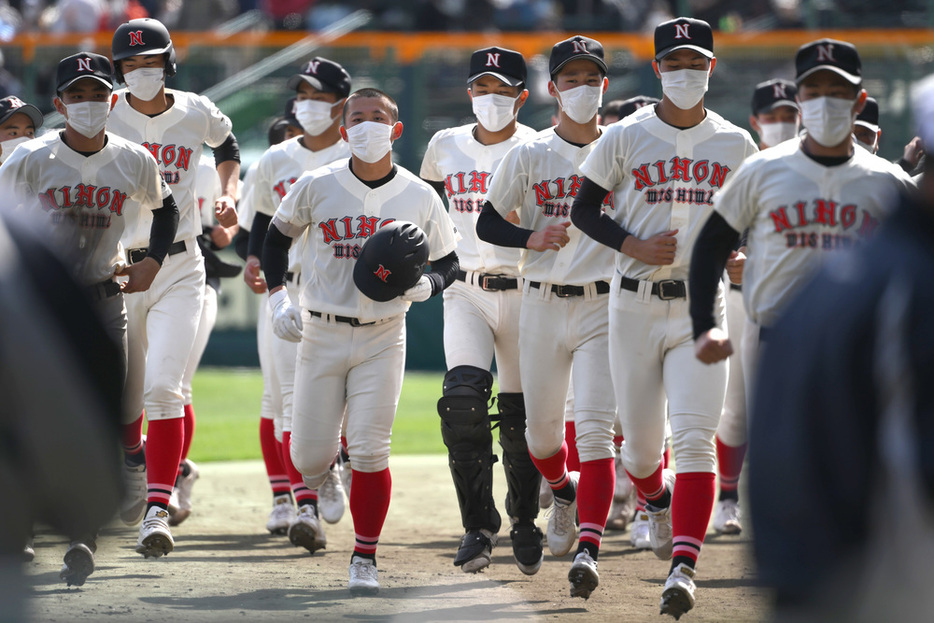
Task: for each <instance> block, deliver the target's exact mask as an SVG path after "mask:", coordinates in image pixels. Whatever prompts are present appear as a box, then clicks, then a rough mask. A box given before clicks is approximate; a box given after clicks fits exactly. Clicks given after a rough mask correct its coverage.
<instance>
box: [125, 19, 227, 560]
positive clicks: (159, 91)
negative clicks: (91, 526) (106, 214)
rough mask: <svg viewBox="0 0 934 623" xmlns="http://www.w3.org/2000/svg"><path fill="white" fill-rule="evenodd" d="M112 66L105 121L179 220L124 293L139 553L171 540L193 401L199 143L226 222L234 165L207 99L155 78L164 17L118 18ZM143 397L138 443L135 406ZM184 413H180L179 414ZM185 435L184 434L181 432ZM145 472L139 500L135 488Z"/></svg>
mask: <svg viewBox="0 0 934 623" xmlns="http://www.w3.org/2000/svg"><path fill="white" fill-rule="evenodd" d="M112 51H113V58H114V63H115V66H114V69H115V73H116V76H117V78H118V79H122V80H123V81H124V82H125V83H126V85H127V90H125V91H120V92H118V93H116V94H115V97H114V100H115V101H114V104H113V111H112V112H111V115H110V119H109V121H108V124H109V126H108V127H109V129H110V130H111V131H112V132H113V133H114V134H117V135H119V136H122V137H124V138H126V139H128V140H131V141H133V142H135V143H138V144H141V145H143V146H144V147H146V148H147V149H148V150H149V152H150V154H151V155H152V157H153V158H154V159H155V160H156V162H157V163H158V165H159V169H160V171H161V173H162V177H163V179H164V180H165V181H166V183H167V184H169V186H170V187H171V188H172V189H173V192H174V194H175V197H176V200H177V202H178V207H179V226H178V232H177V234H176V237H175V241H174V242H173V244H172V245H171V247H170V248H169V253H168V257H167V258H166V262H165V266H164V268H163V270H162V271H160V273H159V276H158V277H157V279H156V281H155V283H154V284H153V287H152V288H151V289H150V291H149V292H147V293H146V294H140V295H137V296H132V297H128V300H127V313H128V322H127V331H128V344H129V366H128V375H127V386H126V400H125V402H126V407H125V412H124V415H125V420H126V422H125V427H124V440H123V443H124V452H125V455H126V458H125V462H126V472H127V476H128V481H129V483H130V485H129V487H128V488H129V490H130V495H128V499H127V501H126V503H125V506H124V512H123V513H122V518H123V519H124V521H126V522H127V523H130V524H131V525H132V524H133V523H135V522H136V521H139V518H140V515H141V514H142V513H143V511H144V510H145V518H144V520H143V523H142V525H141V526H140V532H139V538H138V539H137V546H136V550H137V552H139V553H140V554H142V555H143V556H145V557H149V556H161V555H164V554H168V553H169V552H171V551H172V549H173V548H174V541H173V539H172V534H171V532H170V530H169V525H168V510H167V509H168V503H169V498H170V496H171V494H172V491H173V489H174V484H175V481H176V479H177V478H178V476H179V473H180V469H181V470H182V471H181V475H182V476H183V477H184V466H183V465H182V463H181V457H182V454H183V452H184V447H185V444H186V443H187V442H186V432H187V433H188V437H189V438H190V436H191V432H193V431H194V422H193V421H191V418H193V415H194V411H189V414H188V416H189V417H187V418H186V414H185V411H184V409H183V404H184V398H183V395H182V377H183V376H184V373H185V368H186V366H187V364H188V359H189V355H190V354H191V350H192V344H193V343H194V341H195V337H196V335H197V330H198V322H199V319H200V318H201V307H202V290H203V286H204V279H205V277H204V260H203V258H202V255H201V250H200V248H199V247H198V243H197V241H196V238H197V237H198V235H199V234H200V233H201V218H200V213H199V212H198V206H197V204H196V201H195V194H194V192H195V188H194V187H195V179H196V171H197V166H198V162H199V161H200V159H201V153H202V150H203V147H204V144H205V143H207V144H208V145H209V146H211V147H212V148H213V149H214V159H215V162H216V163H217V172H218V174H219V175H220V178H221V188H222V192H223V194H222V195H221V197H220V198H219V199H218V200H217V201H216V202H215V206H214V208H215V214H216V216H217V218H218V222H219V223H220V224H221V225H223V226H225V227H230V226H232V225H234V224H235V223H236V219H237V215H236V211H235V210H234V199H233V198H234V196H235V195H236V192H237V184H238V181H239V172H240V156H239V148H238V147H237V141H236V138H235V137H234V136H233V134H232V133H231V131H230V130H231V124H230V119H228V118H227V117H226V116H225V115H224V114H223V113H221V112H220V110H218V109H217V107H216V106H214V104H212V103H211V102H210V101H209V100H207V99H205V98H203V97H200V96H197V95H194V94H192V93H188V92H185V91H176V90H167V89H166V88H165V78H166V77H167V76H171V75H174V74H175V70H176V65H175V49H174V47H173V45H172V40H171V38H170V37H169V32H168V30H166V28H165V26H163V25H162V23H160V22H159V21H157V20H154V19H148V18H146V19H135V20H131V21H129V22H126V23H124V24H121V25H120V26H119V27H118V28H117V29H116V31H115V32H114V36H113V44H112ZM140 234H141V232H140V228H139V227H137V228H135V230H127V231H126V232H125V233H124V239H123V241H124V246H125V247H126V248H127V260H128V261H129V262H130V263H134V262H135V261H136V259H137V258H139V257H141V256H143V255H145V253H146V251H145V249H146V240H145V238H142V237H141V236H140ZM144 407H145V412H146V419H147V420H148V423H149V427H148V430H147V438H146V450H145V451H144V449H143V444H142V439H141V435H140V432H141V427H142V421H141V416H140V414H141V413H142V412H143V409H144ZM186 420H188V421H187V422H186ZM189 441H190V439H189ZM143 474H145V476H146V480H147V485H148V486H147V489H148V493H147V495H146V503H145V504H142V503H141V500H140V498H139V497H138V492H139V490H140V487H139V484H140V483H139V481H141V476H142V475H143Z"/></svg>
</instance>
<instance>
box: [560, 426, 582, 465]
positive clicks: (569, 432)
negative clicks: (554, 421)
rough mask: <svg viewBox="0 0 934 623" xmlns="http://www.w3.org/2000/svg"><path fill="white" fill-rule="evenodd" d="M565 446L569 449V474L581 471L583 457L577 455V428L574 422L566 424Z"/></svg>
mask: <svg viewBox="0 0 934 623" xmlns="http://www.w3.org/2000/svg"><path fill="white" fill-rule="evenodd" d="M564 444H565V445H566V446H567V449H568V458H567V461H566V463H567V468H568V471H569V472H579V471H581V457H580V455H579V454H577V427H576V426H574V422H565V423H564Z"/></svg>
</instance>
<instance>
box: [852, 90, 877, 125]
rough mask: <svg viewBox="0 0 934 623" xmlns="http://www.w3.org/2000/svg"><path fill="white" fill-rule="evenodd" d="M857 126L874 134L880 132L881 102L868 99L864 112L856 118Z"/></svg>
mask: <svg viewBox="0 0 934 623" xmlns="http://www.w3.org/2000/svg"><path fill="white" fill-rule="evenodd" d="M856 124H857V125H861V126H863V127H866V128H869V129H870V130H872V131H873V132H878V131H879V102H877V101H876V100H875V98H872V97H867V98H866V105H865V106H864V107H863V112H861V113H859V114H858V115H857V116H856Z"/></svg>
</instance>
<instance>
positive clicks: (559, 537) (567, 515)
mask: <svg viewBox="0 0 934 623" xmlns="http://www.w3.org/2000/svg"><path fill="white" fill-rule="evenodd" d="M569 476H570V479H571V484H572V485H573V487H574V492H575V497H574V501H573V502H565V501H564V500H562V499H561V498H560V497H559V496H557V495H556V496H554V497H555V502H554V504H553V506H552V509H551V511H550V516H549V517H548V528H547V532H546V534H547V540H548V550H549V551H550V552H551V554H552V555H553V556H564V555H565V554H567V553H568V552H569V551H571V548H572V547H574V543H576V542H577V495H576V493H577V481H578V479H579V477H580V474H579V473H578V472H571V473H570V474H569Z"/></svg>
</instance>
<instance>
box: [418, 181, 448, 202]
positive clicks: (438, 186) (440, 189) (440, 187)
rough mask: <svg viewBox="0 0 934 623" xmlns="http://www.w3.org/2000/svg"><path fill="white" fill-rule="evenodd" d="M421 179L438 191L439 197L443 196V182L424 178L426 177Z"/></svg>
mask: <svg viewBox="0 0 934 623" xmlns="http://www.w3.org/2000/svg"><path fill="white" fill-rule="evenodd" d="M422 181H424V182H425V183H426V184H428V185H429V186H431V187H432V188H434V189H435V190H436V191H437V192H438V196H439V197H441V198H442V199H444V198H445V194H444V182H433V181H431V180H426V179H423V180H422Z"/></svg>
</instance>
